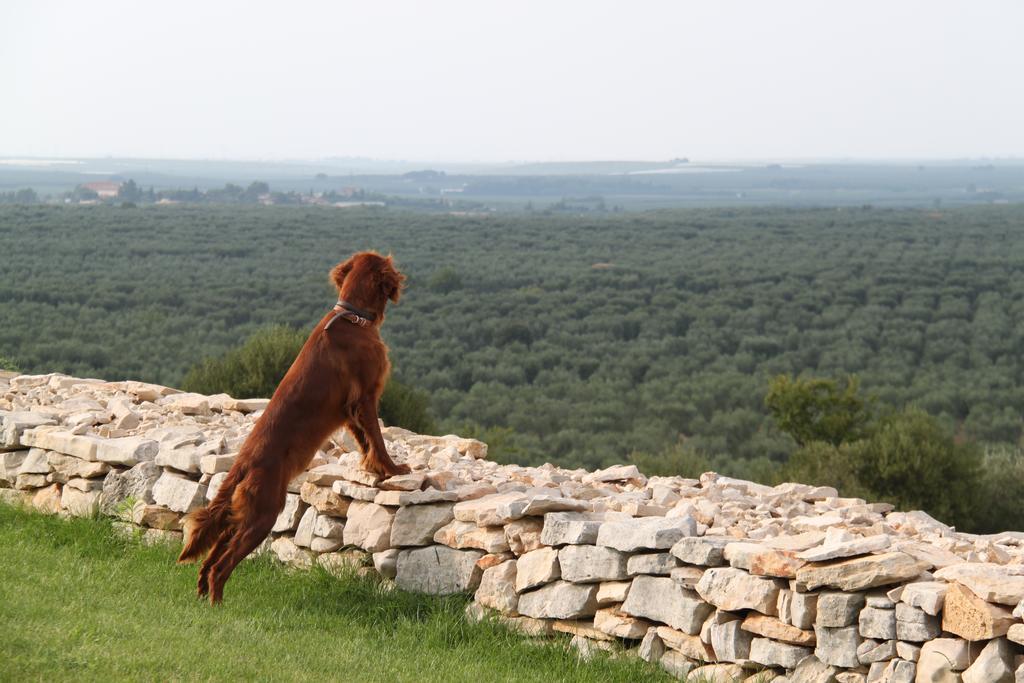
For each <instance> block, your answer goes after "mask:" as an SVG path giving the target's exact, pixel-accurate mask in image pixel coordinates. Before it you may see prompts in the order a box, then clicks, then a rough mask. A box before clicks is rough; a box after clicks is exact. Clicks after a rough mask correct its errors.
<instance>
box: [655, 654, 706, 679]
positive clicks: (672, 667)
mask: <svg viewBox="0 0 1024 683" xmlns="http://www.w3.org/2000/svg"><path fill="white" fill-rule="evenodd" d="M658 666H660V667H661V668H662V669H664V670H665V672H666V673H667V674H668V675H669V676H672V677H673V678H676V679H678V680H680V681H685V680H686V679H687V678H688V677H689V675H690V673H691V672H692V671H693V670H694V669H695V668H696V667H697V663H696V662H694V661H693V660H692V659H690V658H689V657H687V656H686V655H684V654H683V653H682V652H679V651H678V650H665V652H664V654H662V655H661V657H660V658H659V659H658Z"/></svg>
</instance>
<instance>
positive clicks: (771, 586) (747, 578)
mask: <svg viewBox="0 0 1024 683" xmlns="http://www.w3.org/2000/svg"><path fill="white" fill-rule="evenodd" d="M781 588H782V586H781V585H780V584H779V582H778V581H775V580H772V579H766V578H761V577H758V576H752V575H750V574H748V573H747V572H745V571H743V570H742V569H736V568H734V567H712V568H711V569H708V570H707V571H705V572H704V575H703V576H702V577H701V579H700V581H699V582H698V583H697V592H698V593H699V594H700V596H701V597H702V598H704V600H706V601H707V602H710V603H711V604H712V605H715V606H716V607H718V608H719V609H723V610H726V611H735V610H741V609H752V610H755V611H758V612H760V613H761V614H767V615H769V616H774V615H775V614H776V613H777V610H778V598H779V591H780V590H781Z"/></svg>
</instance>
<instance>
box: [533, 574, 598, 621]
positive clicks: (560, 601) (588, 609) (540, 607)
mask: <svg viewBox="0 0 1024 683" xmlns="http://www.w3.org/2000/svg"><path fill="white" fill-rule="evenodd" d="M596 611H597V586H596V585H595V584H592V583H569V582H568V581H556V582H554V583H549V584H547V585H545V586H543V587H541V588H538V589H537V590H534V591H530V592H528V593H523V594H521V595H520V596H519V613H520V614H524V615H526V616H528V617H534V618H535V619H579V618H581V617H590V616H593V615H594V613H595V612H596Z"/></svg>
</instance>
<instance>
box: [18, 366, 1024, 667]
mask: <svg viewBox="0 0 1024 683" xmlns="http://www.w3.org/2000/svg"><path fill="white" fill-rule="evenodd" d="M264 406H265V401H262V400H251V401H237V400H235V399H232V398H231V397H228V396H223V395H221V396H209V397H208V396H200V395H197V394H185V393H181V392H176V391H175V390H173V389H168V388H166V387H159V386H156V385H150V384H143V383H139V382H102V381H99V380H81V379H76V378H70V377H66V376H63V375H42V376H21V377H15V378H12V379H10V380H9V382H8V383H7V386H6V387H5V386H4V385H3V382H2V380H0V449H2V450H0V497H2V498H4V499H8V500H11V501H25V502H28V503H30V504H32V505H34V506H35V507H37V508H39V509H43V510H46V511H48V512H57V513H61V514H69V515H90V514H95V513H97V512H101V513H104V514H110V515H114V516H117V517H120V518H121V519H122V520H123V521H122V522H121V524H123V526H124V528H125V529H130V528H134V527H141V528H142V529H144V536H143V538H144V539H145V540H172V541H177V540H179V539H180V537H181V531H180V529H181V520H182V517H183V515H184V514H186V513H187V512H189V511H190V510H193V509H196V508H198V507H200V506H202V505H204V504H205V503H206V502H207V501H208V500H210V499H212V497H213V496H214V495H215V494H216V491H217V490H218V487H219V486H220V485H221V483H222V481H223V479H224V477H225V476H226V472H227V470H228V469H229V468H230V466H231V463H232V461H233V458H234V455H235V453H237V451H238V449H239V447H240V446H241V443H242V442H243V441H244V439H245V437H246V435H247V434H248V432H249V430H250V429H251V427H252V425H253V424H254V422H255V420H256V419H257V418H258V416H259V414H260V411H261V410H262V408H263V407H264ZM383 432H384V436H385V440H386V442H387V445H388V450H389V452H390V453H391V454H392V456H393V457H394V458H395V459H396V460H397V461H399V462H405V463H407V464H409V465H410V466H411V468H412V470H413V471H412V473H411V474H408V475H402V476H398V477H392V478H390V479H385V480H381V479H379V478H378V477H376V476H375V475H373V474H370V473H368V472H366V471H364V470H362V469H361V468H360V467H359V460H360V457H361V456H360V454H359V453H358V452H356V448H355V444H354V443H353V441H352V439H351V437H349V436H348V435H347V434H346V433H339V434H336V435H334V436H333V437H332V438H331V440H330V441H329V442H328V443H326V444H324V447H323V448H322V449H321V451H320V452H319V453H318V454H317V455H316V457H315V458H314V460H313V462H312V463H311V465H310V467H309V469H308V470H307V471H306V472H304V473H302V475H300V476H299V477H297V478H296V479H295V480H294V481H293V482H291V484H290V486H289V493H288V496H287V501H286V504H285V508H284V510H283V511H282V512H281V514H280V516H279V517H278V519H277V522H276V524H275V526H274V529H273V533H272V535H271V537H270V538H269V539H268V540H267V543H266V544H265V545H264V547H263V548H262V550H263V551H265V552H271V553H272V554H273V555H274V556H276V557H277V558H278V559H280V560H281V561H283V562H287V563H289V564H292V565H295V566H300V567H309V566H311V565H313V564H320V565H322V566H323V567H325V568H327V569H329V570H331V571H337V570H339V569H341V568H355V569H356V570H357V571H361V572H373V573H376V574H379V575H380V576H382V577H383V578H384V579H385V580H393V581H394V583H395V585H397V586H398V587H399V588H401V589H405V590H410V591H419V592H427V593H434V594H450V593H459V592H473V593H474V595H475V601H474V603H473V604H472V605H471V610H470V611H471V613H472V614H473V615H475V616H482V615H483V614H485V613H494V614H495V615H496V616H497V618H498V619H500V620H502V621H503V622H505V623H507V624H508V625H510V626H512V627H514V628H517V629H519V630H521V631H523V632H525V633H528V634H531V635H535V636H547V635H551V634H553V633H557V632H561V633H567V634H571V635H572V643H573V644H574V645H575V646H577V647H579V648H580V649H581V651H583V652H586V653H589V652H592V651H594V650H598V649H615V650H624V651H625V652H628V653H632V654H635V655H638V656H640V657H643V658H645V659H647V660H649V661H652V662H654V661H656V662H659V663H660V664H661V666H663V667H664V668H665V669H666V670H667V671H670V672H672V673H673V674H675V675H677V676H679V677H680V678H687V677H691V678H694V679H698V678H700V677H704V679H706V680H744V679H750V680H757V681H767V680H773V679H774V680H776V681H778V682H779V683H783V682H785V681H801V682H807V681H844V682H849V683H852V682H854V681H872V682H873V681H889V682H896V681H964V682H966V683H980V682H981V681H1014V680H1018V681H1024V660H1022V652H1024V650H1022V648H1021V644H1022V643H1024V624H1022V621H1021V620H1022V617H1024V534H1018V533H1009V532H1008V533H1004V534H997V535H993V536H984V537H982V536H974V535H970V534H964V533H959V532H957V531H956V530H954V529H952V528H950V527H948V526H946V525H943V524H941V523H940V522H938V521H936V520H934V519H932V518H931V517H929V516H928V515H926V514H924V513H922V512H905V513H904V512H896V511H894V510H893V509H892V507H891V506H889V505H886V504H871V503H867V502H865V501H863V500H859V499H851V498H841V497H839V496H838V494H837V492H836V491H835V490H834V489H831V488H828V487H814V486H806V485H802V484H783V485H780V486H775V487H768V486H763V485H759V484H755V483H752V482H746V481H740V480H735V479H730V478H727V477H722V476H718V475H716V474H714V473H707V474H705V475H703V476H702V477H701V478H700V479H699V480H696V479H684V478H681V477H652V478H650V479H648V478H646V477H644V476H643V475H642V474H641V473H640V472H638V471H637V469H636V468H635V467H633V466H616V467H612V468H608V469H606V470H601V471H598V472H586V471H583V470H566V469H561V468H557V467H554V466H551V465H545V466H542V467H520V466H515V465H504V466H502V465H498V464H497V463H494V462H490V461H487V460H486V459H485V456H486V446H485V445H484V444H482V443H480V442H479V441H475V440H472V439H462V438H459V437H457V436H451V435H449V436H444V437H431V436H423V435H418V434H413V433H411V432H408V431H405V430H402V429H397V428H385V429H384V430H383Z"/></svg>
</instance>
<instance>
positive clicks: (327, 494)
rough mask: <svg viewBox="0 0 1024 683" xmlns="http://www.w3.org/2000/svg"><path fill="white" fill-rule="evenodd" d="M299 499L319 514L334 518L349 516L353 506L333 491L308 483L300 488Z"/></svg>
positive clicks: (349, 501)
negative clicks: (350, 506) (349, 509)
mask: <svg viewBox="0 0 1024 683" xmlns="http://www.w3.org/2000/svg"><path fill="white" fill-rule="evenodd" d="M299 497H300V498H301V499H302V502H304V503H306V504H308V505H312V506H313V507H314V508H316V511H317V512H319V513H321V514H324V515H332V516H334V517H345V516H346V515H348V508H349V505H351V504H352V501H351V500H349V499H348V498H345V497H343V496H341V495H340V494H338V493H335V492H334V491H333V490H332V489H329V488H327V487H324V486H317V485H316V484H313V483H311V482H308V481H307V482H304V483H303V484H302V486H301V487H300V488H299Z"/></svg>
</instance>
